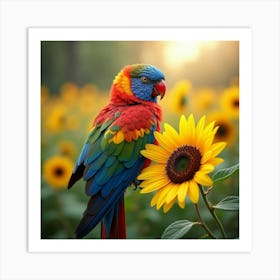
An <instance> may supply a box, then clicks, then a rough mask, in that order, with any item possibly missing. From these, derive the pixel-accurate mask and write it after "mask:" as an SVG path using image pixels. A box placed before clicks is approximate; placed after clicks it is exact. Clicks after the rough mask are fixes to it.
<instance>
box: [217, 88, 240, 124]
mask: <svg viewBox="0 0 280 280" xmlns="http://www.w3.org/2000/svg"><path fill="white" fill-rule="evenodd" d="M221 107H222V108H223V109H224V111H225V112H226V113H227V114H228V115H229V116H230V117H232V118H234V119H238V118H239V87H238V86H232V87H229V88H226V89H225V90H224V91H223V93H222V96H221Z"/></svg>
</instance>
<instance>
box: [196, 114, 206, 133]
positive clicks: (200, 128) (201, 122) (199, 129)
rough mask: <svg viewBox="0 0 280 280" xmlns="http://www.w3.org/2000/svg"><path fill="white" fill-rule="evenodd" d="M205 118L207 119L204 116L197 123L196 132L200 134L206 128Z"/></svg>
mask: <svg viewBox="0 0 280 280" xmlns="http://www.w3.org/2000/svg"><path fill="white" fill-rule="evenodd" d="M205 119H206V117H205V116H203V117H202V118H201V119H200V120H199V121H198V123H197V127H196V133H197V135H198V136H199V135H200V134H201V133H202V131H203V129H204V125H205Z"/></svg>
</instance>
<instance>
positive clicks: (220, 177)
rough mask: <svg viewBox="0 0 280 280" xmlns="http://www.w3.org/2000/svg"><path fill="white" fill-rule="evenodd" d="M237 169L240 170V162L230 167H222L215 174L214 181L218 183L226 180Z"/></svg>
mask: <svg viewBox="0 0 280 280" xmlns="http://www.w3.org/2000/svg"><path fill="white" fill-rule="evenodd" d="M237 171H239V163H237V164H235V165H233V166H231V167H228V168H224V169H220V170H218V171H216V172H215V173H214V174H213V176H212V179H213V182H214V183H216V182H218V181H224V180H225V179H227V178H228V177H230V176H231V175H233V174H234V173H235V172H237Z"/></svg>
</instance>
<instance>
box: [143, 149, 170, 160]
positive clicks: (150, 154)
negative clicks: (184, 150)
mask: <svg viewBox="0 0 280 280" xmlns="http://www.w3.org/2000/svg"><path fill="white" fill-rule="evenodd" d="M140 153H141V154H142V155H143V156H144V157H146V158H148V159H150V160H152V161H156V162H159V163H166V161H167V160H168V157H166V155H165V154H163V153H157V152H155V151H151V150H142V151H140Z"/></svg>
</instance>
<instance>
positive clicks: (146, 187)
mask: <svg viewBox="0 0 280 280" xmlns="http://www.w3.org/2000/svg"><path fill="white" fill-rule="evenodd" d="M169 182H170V181H169V179H168V178H167V177H162V178H157V179H156V180H146V181H144V182H142V183H141V184H140V185H141V187H142V188H143V189H142V190H141V191H140V193H150V192H153V191H155V190H157V189H160V188H163V187H165V186H166V185H168V184H169Z"/></svg>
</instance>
